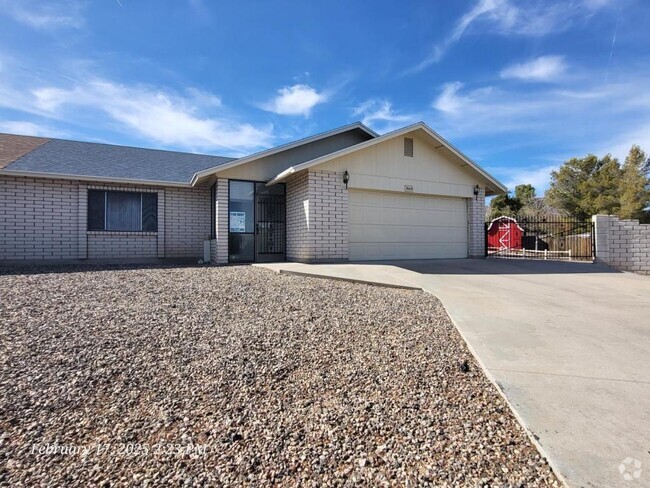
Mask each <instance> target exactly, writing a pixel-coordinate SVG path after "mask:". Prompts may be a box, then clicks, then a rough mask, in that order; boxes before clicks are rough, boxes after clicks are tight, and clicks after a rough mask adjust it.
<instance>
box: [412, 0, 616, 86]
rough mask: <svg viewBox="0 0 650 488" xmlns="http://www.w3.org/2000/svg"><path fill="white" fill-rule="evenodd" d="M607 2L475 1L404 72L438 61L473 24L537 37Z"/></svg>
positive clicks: (560, 28) (561, 28) (566, 25)
mask: <svg viewBox="0 0 650 488" xmlns="http://www.w3.org/2000/svg"><path fill="white" fill-rule="evenodd" d="M609 4H610V1H609V0H561V1H557V2H551V1H546V0H544V1H538V0H528V1H519V2H513V1H512V0H478V1H477V2H476V3H475V4H474V6H473V7H472V8H471V9H470V10H468V11H467V12H466V13H465V14H463V15H462V16H461V17H460V18H459V19H458V20H457V21H456V23H455V24H454V27H453V29H452V30H451V32H450V33H449V34H448V35H447V36H446V37H445V38H444V39H443V40H442V41H440V42H439V43H437V44H435V45H434V46H433V48H432V49H431V52H430V53H429V55H428V56H426V57H425V58H424V59H423V60H422V61H421V62H420V63H418V64H417V65H415V66H413V67H412V68H410V69H409V70H407V71H406V73H405V74H412V73H418V72H420V71H422V70H424V69H425V68H427V67H428V66H431V65H432V64H434V63H437V62H439V61H440V60H441V59H442V58H443V57H444V55H445V54H446V52H447V51H448V50H449V49H450V48H451V47H452V46H453V45H454V44H456V43H457V42H458V41H460V40H461V38H462V37H463V36H464V35H465V33H466V32H467V31H468V30H469V29H470V28H471V27H472V26H473V25H480V26H481V27H482V28H483V32H487V33H494V34H499V35H504V36H509V35H520V36H531V37H540V36H545V35H547V34H550V33H553V32H561V31H564V30H566V29H568V28H569V27H570V26H572V25H573V24H574V23H575V22H577V21H579V20H584V19H587V18H589V17H590V16H592V15H593V14H594V13H595V12H597V11H598V10H600V9H602V8H604V7H606V6H608V5H609Z"/></svg>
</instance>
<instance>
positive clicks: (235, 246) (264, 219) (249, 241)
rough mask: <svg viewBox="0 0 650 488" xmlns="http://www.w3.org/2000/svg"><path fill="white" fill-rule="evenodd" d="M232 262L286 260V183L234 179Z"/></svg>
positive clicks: (232, 185)
mask: <svg viewBox="0 0 650 488" xmlns="http://www.w3.org/2000/svg"><path fill="white" fill-rule="evenodd" d="M229 194H230V195H229V204H228V206H229V210H228V214H229V216H228V217H229V223H228V230H229V234H228V261H229V262H231V263H251V262H267V263H268V262H272V261H284V260H285V240H286V234H285V185H284V184H277V185H273V186H269V187H267V186H266V184H265V183H259V182H253V181H238V180H230V188H229Z"/></svg>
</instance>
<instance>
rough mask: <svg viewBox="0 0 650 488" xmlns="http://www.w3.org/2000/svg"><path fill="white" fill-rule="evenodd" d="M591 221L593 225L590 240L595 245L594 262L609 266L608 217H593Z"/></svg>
mask: <svg viewBox="0 0 650 488" xmlns="http://www.w3.org/2000/svg"><path fill="white" fill-rule="evenodd" d="M591 221H592V222H593V223H594V235H593V236H591V238H592V239H594V242H595V243H596V262H599V263H605V264H609V262H610V260H609V235H610V216H609V215H594V216H593V217H591Z"/></svg>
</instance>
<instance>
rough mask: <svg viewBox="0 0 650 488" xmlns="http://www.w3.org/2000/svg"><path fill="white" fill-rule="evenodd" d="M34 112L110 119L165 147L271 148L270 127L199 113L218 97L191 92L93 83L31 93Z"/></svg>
mask: <svg viewBox="0 0 650 488" xmlns="http://www.w3.org/2000/svg"><path fill="white" fill-rule="evenodd" d="M32 94H33V97H34V98H33V103H34V107H35V108H36V109H39V110H40V111H41V112H42V113H45V114H47V115H50V116H52V117H64V116H65V117H67V116H74V114H75V113H77V111H78V109H79V108H83V109H86V110H88V111H91V112H99V113H102V114H103V115H104V116H108V117H109V119H110V120H112V121H113V122H114V123H117V124H118V127H121V128H122V129H123V130H125V131H130V132H134V133H136V134H139V135H140V136H141V137H144V138H146V139H147V140H150V141H155V142H157V143H160V144H163V145H165V146H174V147H182V148H186V149H190V150H211V149H216V148H220V149H227V150H232V151H240V150H251V149H256V148H260V147H266V146H268V145H270V143H271V141H272V140H273V136H272V126H265V127H255V126H253V125H251V124H246V123H238V122H234V121H232V120H228V119H226V118H219V117H214V116H212V117H210V116H207V115H205V114H203V113H202V112H201V109H202V108H203V107H204V106H205V102H206V100H207V101H208V102H210V103H211V104H212V106H213V107H215V106H216V107H219V106H220V105H221V101H220V99H218V97H216V96H214V95H210V94H206V93H205V92H198V91H195V90H194V91H192V90H190V92H189V94H186V95H182V94H178V93H174V92H171V91H169V90H164V89H160V88H156V87H151V86H147V85H137V86H126V85H121V84H117V83H114V82H111V81H108V80H103V79H93V80H90V81H87V82H85V83H81V84H77V85H76V86H74V87H72V88H57V87H44V88H38V89H35V90H33V91H32Z"/></svg>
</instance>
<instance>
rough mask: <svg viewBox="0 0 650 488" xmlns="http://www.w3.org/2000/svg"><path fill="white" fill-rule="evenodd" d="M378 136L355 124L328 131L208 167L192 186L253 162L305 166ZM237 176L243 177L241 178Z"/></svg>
mask: <svg viewBox="0 0 650 488" xmlns="http://www.w3.org/2000/svg"><path fill="white" fill-rule="evenodd" d="M346 133H348V134H349V135H352V134H357V136H356V137H354V138H351V137H348V138H347V139H348V140H345V137H344V136H345V135H346ZM375 137H379V135H378V134H377V133H376V132H374V131H373V130H371V129H369V128H368V127H366V126H365V125H363V124H362V123H361V122H355V123H353V124H349V125H346V126H343V127H339V128H337V129H333V130H330V131H327V132H322V133H320V134H316V135H313V136H310V137H306V138H304V139H300V140H298V141H294V142H290V143H288V144H283V145H281V146H277V147H273V148H270V149H266V150H264V151H260V152H258V153H255V154H252V155H250V156H245V157H243V158H240V159H237V160H233V161H231V162H229V163H227V164H224V165H219V166H217V167H214V168H208V169H206V170H204V171H199V172H197V174H196V175H195V176H194V178H193V179H192V184H196V183H198V182H199V181H200V180H202V179H205V178H209V177H211V176H213V175H214V174H215V173H222V172H224V171H228V170H231V169H233V168H237V167H241V166H243V165H249V164H251V163H252V164H255V163H256V162H258V161H259V162H261V163H263V164H265V165H269V166H270V167H271V168H273V167H276V168H277V167H278V164H275V163H276V162H278V161H281V163H280V166H282V165H284V167H287V166H290V165H295V164H302V163H303V162H305V161H308V160H311V159H313V158H315V157H320V156H322V155H324V154H329V153H332V152H336V151H338V150H340V149H342V148H346V147H350V146H353V145H356V144H358V143H360V142H363V141H365V140H368V139H372V138H375ZM283 169H284V168H280V169H278V170H277V171H275V172H272V173H271V174H268V175H266V176H265V177H264V176H258V178H257V179H260V178H261V179H263V180H267V179H269V178H272V177H273V176H275V174H277V172H279V171H281V170H283ZM237 177H242V176H239V175H238V176H237Z"/></svg>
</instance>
